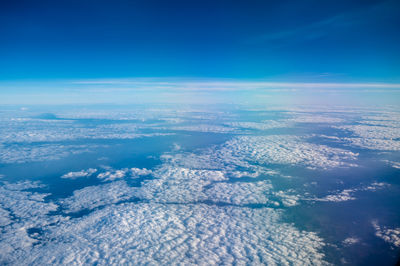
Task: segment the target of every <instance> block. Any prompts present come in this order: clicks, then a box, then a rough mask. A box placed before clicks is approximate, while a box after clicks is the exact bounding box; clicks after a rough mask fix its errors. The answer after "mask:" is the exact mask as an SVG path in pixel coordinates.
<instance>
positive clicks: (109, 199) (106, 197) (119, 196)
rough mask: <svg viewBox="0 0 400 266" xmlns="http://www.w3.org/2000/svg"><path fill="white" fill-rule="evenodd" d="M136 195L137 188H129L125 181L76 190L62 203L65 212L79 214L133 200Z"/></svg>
mask: <svg viewBox="0 0 400 266" xmlns="http://www.w3.org/2000/svg"><path fill="white" fill-rule="evenodd" d="M134 193H135V188H132V187H129V186H128V185H127V184H126V182H125V181H116V182H112V183H107V184H102V185H98V186H89V187H85V188H83V189H79V190H75V191H74V193H73V195H72V196H71V197H68V198H66V199H63V200H61V201H60V203H61V206H62V207H63V208H64V211H65V212H67V213H70V212H78V211H81V210H84V209H94V208H97V207H99V206H105V205H109V204H113V203H117V202H120V201H124V200H128V199H131V198H132V197H134Z"/></svg>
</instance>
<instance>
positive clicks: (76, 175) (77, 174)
mask: <svg viewBox="0 0 400 266" xmlns="http://www.w3.org/2000/svg"><path fill="white" fill-rule="evenodd" d="M96 172H97V169H94V168H89V169H87V170H81V171H78V172H69V173H67V174H65V175H62V176H61V178H66V179H76V178H79V177H89V176H91V175H93V174H94V173H96Z"/></svg>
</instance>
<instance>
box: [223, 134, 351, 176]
mask: <svg viewBox="0 0 400 266" xmlns="http://www.w3.org/2000/svg"><path fill="white" fill-rule="evenodd" d="M224 151H226V153H227V154H231V155H234V156H235V157H239V158H242V160H251V161H255V162H257V163H260V164H290V165H304V166H306V167H308V168H324V169H326V168H333V167H348V166H354V164H351V163H349V162H348V161H354V160H355V159H356V158H357V156H358V154H357V153H353V152H351V151H347V150H343V149H339V148H332V147H328V146H326V145H318V144H313V143H308V142H306V141H305V140H304V139H302V138H300V137H295V136H289V135H271V136H241V137H237V138H234V139H232V140H230V141H228V142H227V143H226V144H225V146H224ZM231 155H230V156H231Z"/></svg>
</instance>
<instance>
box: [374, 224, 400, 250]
mask: <svg viewBox="0 0 400 266" xmlns="http://www.w3.org/2000/svg"><path fill="white" fill-rule="evenodd" d="M372 226H373V227H374V229H375V235H376V236H377V237H379V238H382V239H383V240H385V241H386V242H388V243H389V244H391V245H393V246H395V247H400V228H387V227H381V226H380V225H379V224H378V221H373V222H372Z"/></svg>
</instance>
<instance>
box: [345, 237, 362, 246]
mask: <svg viewBox="0 0 400 266" xmlns="http://www.w3.org/2000/svg"><path fill="white" fill-rule="evenodd" d="M359 242H360V239H359V238H357V237H348V238H346V239H345V240H343V241H342V243H343V245H345V246H351V245H354V244H357V243H359Z"/></svg>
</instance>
